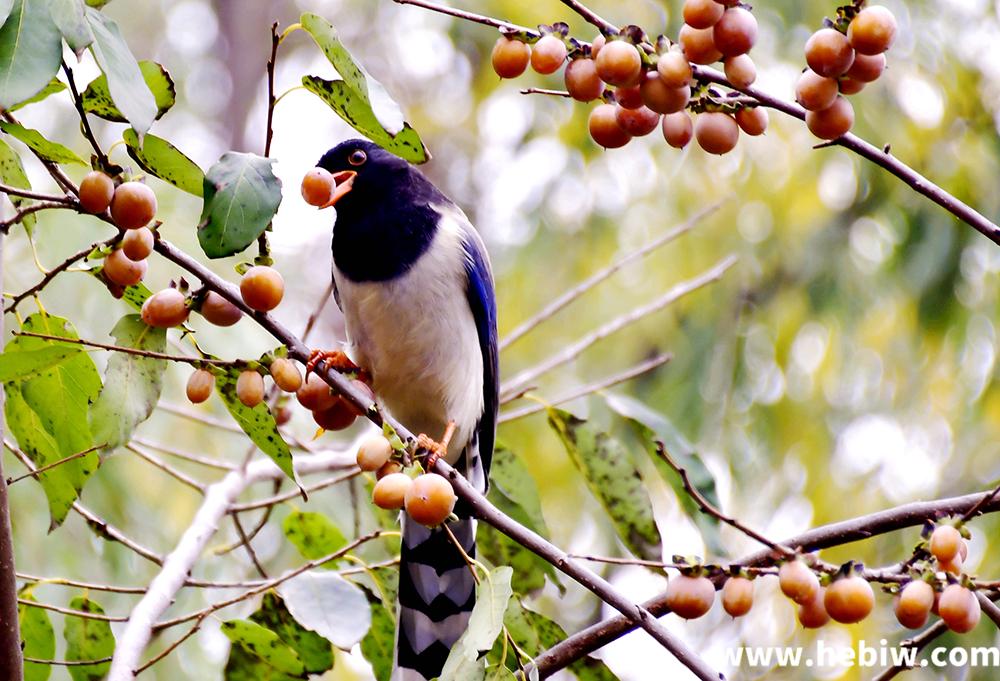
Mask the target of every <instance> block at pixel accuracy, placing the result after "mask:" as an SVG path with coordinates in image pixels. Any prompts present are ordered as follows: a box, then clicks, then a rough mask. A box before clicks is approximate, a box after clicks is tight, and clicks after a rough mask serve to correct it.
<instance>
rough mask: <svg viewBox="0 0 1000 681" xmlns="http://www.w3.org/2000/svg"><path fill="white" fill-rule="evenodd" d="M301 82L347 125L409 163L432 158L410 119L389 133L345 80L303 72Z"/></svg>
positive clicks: (366, 103)
mask: <svg viewBox="0 0 1000 681" xmlns="http://www.w3.org/2000/svg"><path fill="white" fill-rule="evenodd" d="M302 86H303V87H305V89H306V90H309V92H312V93H313V94H314V95H316V96H317V97H319V98H320V99H322V100H323V101H324V102H326V105H327V106H329V107H330V108H331V109H333V110H334V111H335V112H336V114H337V115H338V116H340V117H341V118H343V119H344V121H346V122H347V124H348V125H350V126H351V127H352V128H354V129H355V130H357V131H358V132H360V133H361V134H362V135H364V136H365V137H367V138H368V139H370V140H371V141H372V142H374V143H375V144H377V145H379V146H380V147H382V148H383V149H385V150H386V151H389V152H392V153H393V154H396V155H397V156H399V157H400V158H403V159H406V160H407V161H409V162H410V163H426V162H427V161H428V160H430V156H429V155H428V154H427V149H426V147H424V143H423V142H422V141H421V140H420V135H418V134H417V131H416V130H414V129H413V128H411V127H410V124H409V123H404V124H403V129H402V130H400V131H399V132H398V133H396V134H395V135H390V134H389V133H388V132H386V131H385V129H384V128H383V127H382V125H381V124H380V123H379V122H378V119H377V118H376V117H375V113H374V112H373V111H372V108H371V105H370V104H368V102H366V101H364V100H363V99H361V98H359V97H358V93H357V91H355V90H352V89H351V88H350V87H348V86H347V85H346V84H345V83H344V81H342V80H326V79H324V78H320V77H319V76H303V77H302Z"/></svg>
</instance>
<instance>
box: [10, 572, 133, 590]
mask: <svg viewBox="0 0 1000 681" xmlns="http://www.w3.org/2000/svg"><path fill="white" fill-rule="evenodd" d="M17 578H18V579H21V580H24V581H25V582H32V583H39V584H54V585H56V586H68V587H72V588H74V589H89V590H91V591H109V592H111V593H118V594H144V593H146V587H144V586H117V585H114V584H96V583H94V582H81V581H78V580H73V579H64V578H62V577H40V576H38V575H31V574H27V573H24V572H18V573H17Z"/></svg>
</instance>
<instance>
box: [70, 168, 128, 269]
mask: <svg viewBox="0 0 1000 681" xmlns="http://www.w3.org/2000/svg"><path fill="white" fill-rule="evenodd" d="M114 195H115V181H114V180H112V179H111V178H110V177H108V176H107V175H105V174H104V173H102V172H101V171H100V170H93V171H91V172H89V173H87V175H86V177H84V178H83V180H81V181H80V209H81V210H83V212H85V213H92V214H96V213H103V212H104V211H106V210H107V209H108V206H110V205H111V199H112V197H113V196H114ZM140 260H141V258H140Z"/></svg>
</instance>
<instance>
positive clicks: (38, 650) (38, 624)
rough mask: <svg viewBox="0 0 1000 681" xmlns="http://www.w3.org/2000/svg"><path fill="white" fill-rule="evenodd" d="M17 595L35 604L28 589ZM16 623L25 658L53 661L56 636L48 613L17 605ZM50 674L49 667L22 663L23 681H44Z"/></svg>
mask: <svg viewBox="0 0 1000 681" xmlns="http://www.w3.org/2000/svg"><path fill="white" fill-rule="evenodd" d="M18 595H19V596H20V597H21V599H22V600H25V601H31V602H32V603H35V602H37V601H36V600H35V597H34V596H33V595H32V594H31V590H30V589H25V590H24V591H22V592H21V593H20V594H18ZM17 622H18V625H19V627H20V630H21V640H22V641H24V649H23V653H24V656H25V657H33V658H35V659H36V660H52V659H55V655H56V634H55V631H54V630H53V629H52V622H51V621H50V620H49V613H48V612H46V611H45V610H42V609H41V608H33V607H31V606H28V605H23V604H22V605H18V606H17ZM51 673H52V667H51V666H50V665H47V664H36V663H34V662H25V663H24V681H46V679H48V678H49V675H50V674H51Z"/></svg>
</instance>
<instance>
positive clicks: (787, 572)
mask: <svg viewBox="0 0 1000 681" xmlns="http://www.w3.org/2000/svg"><path fill="white" fill-rule="evenodd" d="M778 585H779V586H780V587H781V593H783V594H785V595H786V596H788V597H789V598H791V599H792V600H793V601H795V602H796V603H798V604H799V605H802V604H803V603H806V602H812V600H813V599H814V598H815V596H816V593H817V592H818V591H819V588H820V586H819V578H818V577H816V573H814V572H813V571H812V570H810V569H809V566H808V565H806V564H805V563H803V562H802V561H801V560H790V561H788V562H787V563H784V564H782V566H781V567H780V568H779V569H778Z"/></svg>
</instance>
